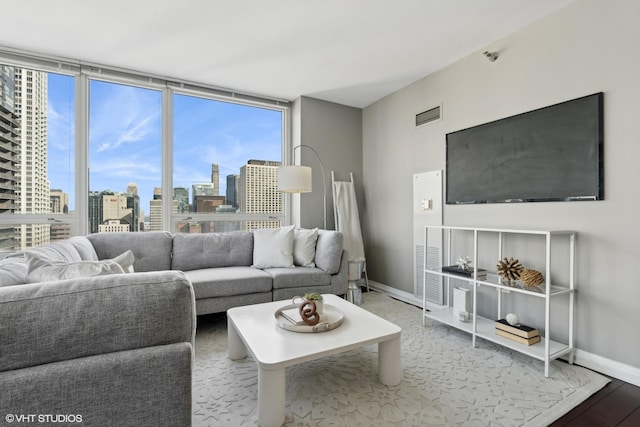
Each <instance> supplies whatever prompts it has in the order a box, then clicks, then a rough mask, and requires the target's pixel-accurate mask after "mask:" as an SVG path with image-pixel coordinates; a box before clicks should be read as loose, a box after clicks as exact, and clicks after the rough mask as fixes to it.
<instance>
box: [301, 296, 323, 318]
mask: <svg viewBox="0 0 640 427" xmlns="http://www.w3.org/2000/svg"><path fill="white" fill-rule="evenodd" d="M302 298H304V299H305V300H308V301H313V302H314V303H315V305H316V312H318V314H322V309H323V299H322V295H320V294H319V293H316V292H310V293H307V294H304V296H303V297H302Z"/></svg>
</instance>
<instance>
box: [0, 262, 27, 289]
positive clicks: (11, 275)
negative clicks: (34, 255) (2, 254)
mask: <svg viewBox="0 0 640 427" xmlns="http://www.w3.org/2000/svg"><path fill="white" fill-rule="evenodd" d="M24 283H27V262H26V260H25V259H24V256H21V257H11V258H5V259H3V260H2V261H0V287H2V286H12V285H21V284H24Z"/></svg>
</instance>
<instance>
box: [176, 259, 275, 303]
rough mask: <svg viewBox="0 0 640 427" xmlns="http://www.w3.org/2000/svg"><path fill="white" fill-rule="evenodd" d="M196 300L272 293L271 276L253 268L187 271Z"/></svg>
mask: <svg viewBox="0 0 640 427" xmlns="http://www.w3.org/2000/svg"><path fill="white" fill-rule="evenodd" d="M184 274H185V275H186V276H187V278H188V279H189V280H190V281H191V284H192V285H193V291H194V293H195V295H196V299H200V298H212V297H221V296H229V295H242V294H251V293H255V292H269V291H271V276H270V275H269V274H268V273H266V272H264V271H262V270H258V269H256V268H251V267H218V268H205V269H200V270H189V271H185V272H184Z"/></svg>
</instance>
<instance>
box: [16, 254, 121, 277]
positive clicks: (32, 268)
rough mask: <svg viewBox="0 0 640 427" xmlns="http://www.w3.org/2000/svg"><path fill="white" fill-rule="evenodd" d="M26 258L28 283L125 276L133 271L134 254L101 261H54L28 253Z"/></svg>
mask: <svg viewBox="0 0 640 427" xmlns="http://www.w3.org/2000/svg"><path fill="white" fill-rule="evenodd" d="M25 258H26V260H27V280H26V281H27V283H38V282H46V281H50V280H65V279H74V278H77V277H91V276H103V275H107V274H124V273H125V272H127V271H133V252H131V251H130V250H129V251H126V252H124V253H123V254H121V255H119V256H117V257H116V258H114V259H105V260H101V261H78V262H64V261H52V260H50V259H47V258H42V257H39V256H37V255H34V254H30V253H26V254H25ZM120 263H122V264H120Z"/></svg>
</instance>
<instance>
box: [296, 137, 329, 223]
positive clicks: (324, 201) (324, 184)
mask: <svg viewBox="0 0 640 427" xmlns="http://www.w3.org/2000/svg"><path fill="white" fill-rule="evenodd" d="M302 147H305V148H308V149H309V150H311V152H312V153H313V154H315V156H316V158H317V159H318V163H320V171H321V172H322V191H323V195H322V208H323V209H322V211H323V212H324V214H323V215H324V217H323V219H322V223H323V224H324V229H325V230H326V229H327V177H326V176H325V174H324V165H323V164H322V159H320V156H319V155H318V153H317V152H316V150H314V149H313V147H311V146H310V145H305V144H300V145H296V146H295V147H293V160H294V163H295V158H296V150H297V149H298V148H302ZM300 161H302V157H300Z"/></svg>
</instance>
